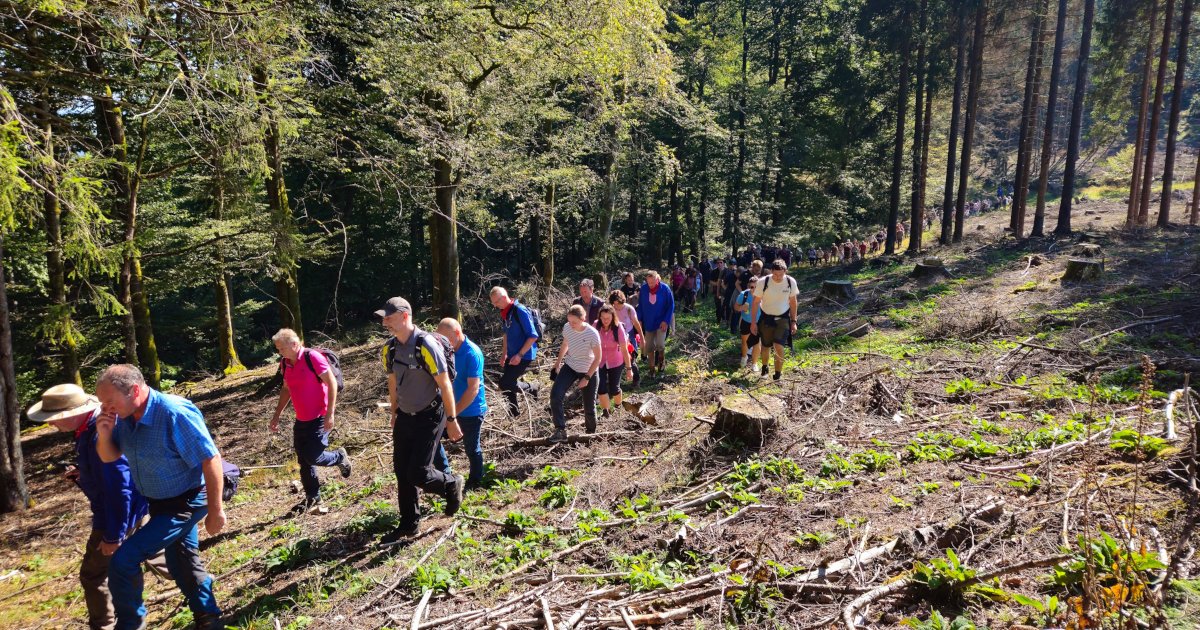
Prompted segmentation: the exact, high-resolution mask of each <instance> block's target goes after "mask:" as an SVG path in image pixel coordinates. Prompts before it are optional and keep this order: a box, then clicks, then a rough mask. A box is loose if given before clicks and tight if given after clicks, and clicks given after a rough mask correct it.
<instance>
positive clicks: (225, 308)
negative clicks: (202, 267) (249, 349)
mask: <svg viewBox="0 0 1200 630" xmlns="http://www.w3.org/2000/svg"><path fill="white" fill-rule="evenodd" d="M215 153H216V154H217V155H216V156H214V163H215V165H216V175H215V177H214V179H215V181H214V184H215V190H214V191H213V193H214V194H213V207H212V218H213V220H214V221H217V222H218V224H219V223H220V221H222V220H223V219H224V218H225V172H224V163H223V162H224V160H223V158H222V156H221V149H219V148H218V149H217V151H216V152H215ZM224 249H225V246H224V245H223V244H222V243H220V242H218V243H217V244H216V246H215V247H214V248H213V296H214V298H215V299H214V302H215V304H216V309H217V354H218V359H219V360H220V362H221V365H220V367H221V371H222V372H223V373H225V374H236V373H237V372H241V371H243V370H245V369H246V367H245V366H244V365H242V361H241V359H239V358H238V353H237V347H236V346H235V345H234V337H235V335H234V332H233V309H232V306H231V302H232V300H230V299H229V283H228V281H227V280H226V278H225V252H224Z"/></svg>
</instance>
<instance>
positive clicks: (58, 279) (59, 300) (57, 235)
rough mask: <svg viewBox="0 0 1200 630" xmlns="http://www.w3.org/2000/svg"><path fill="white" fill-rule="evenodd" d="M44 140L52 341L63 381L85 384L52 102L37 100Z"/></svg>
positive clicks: (45, 208)
mask: <svg viewBox="0 0 1200 630" xmlns="http://www.w3.org/2000/svg"><path fill="white" fill-rule="evenodd" d="M38 109H39V110H40V111H39V114H38V119H39V123H40V125H41V129H42V136H43V137H42V144H43V147H44V150H45V152H46V156H47V166H46V168H45V173H46V176H45V179H44V180H43V181H42V187H43V192H42V213H43V217H44V218H45V222H46V270H47V272H48V275H49V280H50V314H49V317H48V318H47V320H48V322H47V324H48V331H49V337H50V342H51V343H52V344H53V345H54V347H55V348H56V349H57V350H58V351H59V352H60V353H61V355H60V359H59V361H60V363H59V374H60V378H61V380H62V381H63V382H64V383H75V384H76V385H83V380H82V379H81V378H80V376H79V348H78V343H77V342H76V339H75V324H74V322H73V321H72V317H71V315H72V312H73V309H72V307H71V305H70V304H68V303H67V265H66V261H65V260H64V259H63V238H62V214H63V211H62V204H61V203H60V202H59V199H58V173H57V170H56V169H57V163H58V160H57V159H56V157H55V151H54V129H53V127H52V126H51V123H50V114H49V112H50V111H51V110H50V103H49V101H48V100H47V99H45V98H43V99H40V100H39V102H38Z"/></svg>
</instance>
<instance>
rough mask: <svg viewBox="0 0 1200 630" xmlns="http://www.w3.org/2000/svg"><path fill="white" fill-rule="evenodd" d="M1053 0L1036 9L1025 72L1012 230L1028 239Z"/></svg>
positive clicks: (1018, 237) (1016, 234)
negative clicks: (1048, 15) (1032, 167)
mask: <svg viewBox="0 0 1200 630" xmlns="http://www.w3.org/2000/svg"><path fill="white" fill-rule="evenodd" d="M1049 9H1050V0H1042V2H1041V3H1040V4H1039V5H1038V7H1037V8H1036V9H1035V11H1037V14H1036V15H1035V16H1034V20H1033V41H1031V42H1030V44H1029V66H1028V67H1027V68H1026V70H1025V103H1024V108H1023V110H1022V113H1021V133H1020V140H1019V145H1018V148H1017V174H1016V175H1017V176H1016V182H1015V184H1016V186H1015V187H1014V189H1013V201H1012V217H1011V221H1010V223H1009V227H1011V228H1012V233H1013V236H1014V237H1016V238H1017V239H1022V238H1024V237H1025V209H1026V203H1025V202H1026V198H1027V197H1028V196H1029V171H1030V168H1029V167H1030V163H1031V162H1032V161H1033V159H1032V158H1033V136H1034V135H1035V133H1034V129H1035V127H1037V112H1038V96H1039V92H1040V90H1041V80H1042V51H1043V49H1044V48H1045V46H1046V37H1045V29H1044V23H1045V19H1046V13H1047V11H1049Z"/></svg>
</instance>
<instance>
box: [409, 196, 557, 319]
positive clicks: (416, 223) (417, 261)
mask: <svg viewBox="0 0 1200 630" xmlns="http://www.w3.org/2000/svg"><path fill="white" fill-rule="evenodd" d="M411 208H412V209H411V210H410V211H409V215H408V251H409V260H411V261H412V277H410V278H408V282H409V283H410V284H409V295H411V296H413V297H414V298H418V299H420V298H421V297H422V295H421V294H422V293H423V291H424V289H425V287H426V286H428V284H427V282H428V278H429V268H428V265H427V263H424V261H425V260H426V257H425V251H426V249H425V211H424V207H423V206H421V205H420V204H413V205H412V206H411ZM535 225H536V224H535Z"/></svg>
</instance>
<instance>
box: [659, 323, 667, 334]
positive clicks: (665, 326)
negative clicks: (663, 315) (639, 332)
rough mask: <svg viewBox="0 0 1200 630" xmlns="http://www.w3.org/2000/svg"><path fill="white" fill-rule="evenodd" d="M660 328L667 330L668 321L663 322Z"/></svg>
mask: <svg viewBox="0 0 1200 630" xmlns="http://www.w3.org/2000/svg"><path fill="white" fill-rule="evenodd" d="M658 329H659V330H661V331H663V332H667V322H663V323H661V324H659V325H658Z"/></svg>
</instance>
